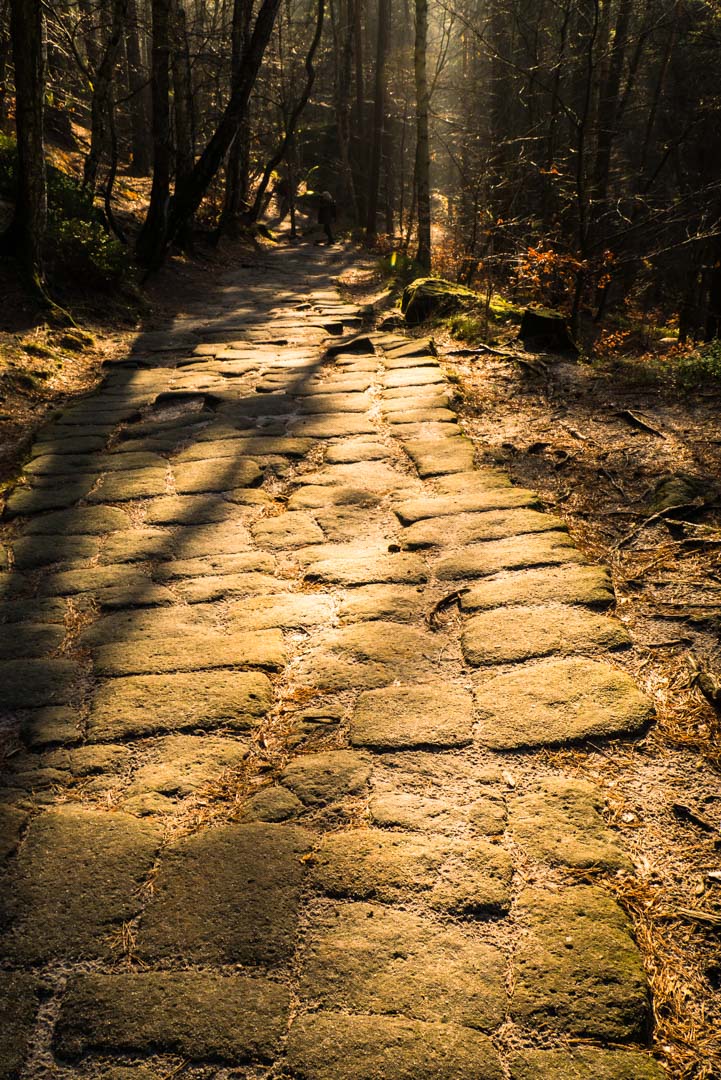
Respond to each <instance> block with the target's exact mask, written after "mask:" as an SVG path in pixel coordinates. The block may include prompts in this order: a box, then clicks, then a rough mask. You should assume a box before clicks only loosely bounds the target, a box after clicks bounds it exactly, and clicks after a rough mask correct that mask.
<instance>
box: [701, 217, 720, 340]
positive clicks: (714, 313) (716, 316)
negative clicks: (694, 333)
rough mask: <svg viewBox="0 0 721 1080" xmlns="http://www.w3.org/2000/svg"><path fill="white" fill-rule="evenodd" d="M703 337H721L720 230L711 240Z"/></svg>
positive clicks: (708, 338)
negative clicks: (706, 308) (711, 250)
mask: <svg viewBox="0 0 721 1080" xmlns="http://www.w3.org/2000/svg"><path fill="white" fill-rule="evenodd" d="M704 337H705V339H706V341H714V340H715V339H716V338H721V232H718V233H717V234H716V236H715V238H714V241H713V254H712V258H711V271H710V281H709V292H708V314H707V316H706V327H705V334H704Z"/></svg>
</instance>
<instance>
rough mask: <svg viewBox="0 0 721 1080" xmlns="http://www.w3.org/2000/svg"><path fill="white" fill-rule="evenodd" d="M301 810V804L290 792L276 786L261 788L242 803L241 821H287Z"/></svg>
mask: <svg viewBox="0 0 721 1080" xmlns="http://www.w3.org/2000/svg"><path fill="white" fill-rule="evenodd" d="M302 810H303V803H302V802H301V801H300V799H298V798H297V797H296V796H295V795H293V793H292V792H290V791H288V790H287V789H286V788H284V787H280V786H279V785H277V784H271V785H270V786H269V787H265V788H261V790H260V791H258V792H256V794H255V795H251V796H250V798H249V799H247V800H246V802H245V803H243V809H242V811H241V814H240V820H241V821H268V822H278V821H288V820H289V818H293V817H296V816H297V815H298V814H299V813H301V811H302Z"/></svg>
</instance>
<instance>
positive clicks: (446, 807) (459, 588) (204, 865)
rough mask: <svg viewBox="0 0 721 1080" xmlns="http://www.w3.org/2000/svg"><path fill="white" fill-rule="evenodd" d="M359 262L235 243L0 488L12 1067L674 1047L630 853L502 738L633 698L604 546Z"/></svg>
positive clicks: (535, 735)
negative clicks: (516, 469)
mask: <svg viewBox="0 0 721 1080" xmlns="http://www.w3.org/2000/svg"><path fill="white" fill-rule="evenodd" d="M349 259H350V256H346V255H342V254H340V253H339V254H336V255H335V256H329V255H328V253H326V252H322V253H320V252H316V251H310V252H309V251H308V250H307V249H304V250H302V251H301V252H297V253H288V252H278V253H277V254H275V255H269V256H268V257H267V267H268V268H267V270H266V271H265V273H264V274H260V275H259V274H258V273H255V274H251V273H248V272H246V271H243V270H237V271H235V272H233V273H229V274H228V276H227V279H226V283H225V285H224V287H223V288H222V289H220V291H219V293H218V294H216V295H214V296H213V297H212V298H200V299H199V302H198V307H197V312H196V314H195V315H190V316H187V317H185V318H178V319H177V320H176V321H175V324H174V325H173V326H172V327H171V328H169V329H168V331H167V332H163V333H152V334H145V335H144V336H142V337H141V338H140V339H139V340H138V343H137V346H136V351H135V353H134V355H133V357H131V358H130V360H129V361H128V362H125V363H121V364H118V365H116V366H115V367H114V368H113V369H112V370H111V371H110V372H109V374H108V376H107V378H106V380H105V382H104V383H103V385H102V387H101V388H100V390H99V392H97V393H96V394H94V395H92V396H91V397H89V398H87V399H84V400H82V401H79V402H78V403H76V404H75V405H73V406H71V407H69V408H67V409H66V410H65V411H64V412H63V413H62V414H61V415H59V416H57V417H56V418H54V419H53V421H52V422H51V423H50V424H48V425H47V427H46V428H45V429H44V430H43V431H42V433H41V434H40V436H39V438H38V441H37V443H36V445H35V446H34V448H33V450H32V454H31V457H30V460H29V462H28V465H27V470H26V474H27V483H26V484H25V485H24V486H21V487H18V488H17V489H16V491H15V492H14V494H12V495H11V496H10V498H9V500H8V504H7V509H6V518H7V519H9V520H10V521H11V522H12V529H11V543H10V544H9V552H8V557H7V559H6V564H5V570H4V572H3V574H2V591H3V599H2V604H1V615H0V617H1V618H2V619H3V620H4V622H5V625H4V626H3V627H2V631H3V633H2V644H1V646H0V648H1V656H2V659H1V661H0V699H1V701H2V707H3V710H4V712H5V714H6V716H7V723H8V725H10V727H11V728H12V726H13V725H15V726H16V727H17V728H18V729H19V731H20V736H21V742H19V743H18V744H17V746H16V747H15V752H14V753H12V755H11V756H10V758H9V760H8V764H7V769H6V775H5V778H4V779H5V785H6V788H5V795H4V801H3V802H2V804H0V823H1V824H2V836H3V855H4V856H5V857H6V858H7V867H8V870H7V873H8V880H7V881H6V882H5V885H4V887H3V890H2V895H3V904H4V907H5V910H4V913H3V919H4V924H5V934H4V939H3V944H2V961H1V963H2V970H1V971H0V1004H1V1005H2V1009H3V1014H4V1015H5V1017H6V1020H5V1022H4V1024H3V1026H2V1028H0V1077H3V1078H9V1077H28V1078H34V1077H57V1078H61V1077H62V1078H69V1077H78V1078H84V1077H87V1078H90V1077H106V1078H113V1080H121V1078H122V1080H150V1078H153V1080H159V1078H164V1077H170V1076H176V1075H179V1073H180V1071H182V1075H183V1076H198V1077H219V1078H226V1077H228V1078H230V1077H247V1078H250V1077H254V1078H259V1077H269V1078H270V1077H280V1076H283V1077H295V1078H297V1080H496V1078H502V1077H505V1078H507V1080H508V1078H510V1080H565V1078H574V1080H579V1078H580V1080H592V1078H593V1080H656V1078H660V1077H661V1076H662V1073H661V1071H660V1069H659V1068H658V1066H657V1065H656V1064H655V1063H654V1062H653V1061H652V1059H651V1058H649V1057H648V1055H647V1052H646V1051H645V1050H644V1046H646V1045H647V1040H648V1034H649V1015H650V1009H649V1000H648V991H647V986H646V982H645V978H644V973H643V969H642V965H641V959H640V955H639V952H638V949H637V947H636V945H635V943H634V940H633V937H632V933H631V928H630V925H629V922H628V920H627V919H626V917H625V916H624V914H623V913H622V911H621V909H620V907H619V906H618V905H617V903H616V902H615V900H614V899H613V897H612V894H611V892H610V891H609V890H607V889H606V888H604V884H603V882H604V878H606V877H608V876H612V875H614V874H616V873H619V872H621V873H622V872H627V871H629V870H630V863H629V860H628V858H627V856H626V854H625V853H624V851H623V850H622V849H621V848H620V846H619V843H618V841H617V837H616V836H615V834H614V833H613V832H612V831H611V830H610V829H609V828H608V827H607V826H606V824H605V822H604V819H603V816H602V800H601V798H600V797H599V793H598V792H597V791H596V790H595V789H594V788H593V787H592V786H591V785H589V784H588V783H586V782H581V781H579V780H576V779H573V778H571V777H569V776H564V775H561V774H560V773H559V772H558V770H554V769H552V768H551V767H550V766H544V763H543V758H541V759H533V758H530V757H529V755H528V753H527V752H525V753H524V751H527V750H528V748H534V747H547V746H554V745H559V744H563V743H565V742H567V741H569V740H583V739H585V738H587V737H591V736H592V737H593V739H594V740H595V741H596V742H597V741H598V740H599V739H602V738H603V737H605V736H611V735H616V734H620V733H624V734H626V733H634V732H637V731H639V730H640V729H642V727H643V726H644V725H645V724H646V723H647V722H648V720H649V717H650V705H649V702H648V701H647V700H646V699H645V698H644V697H643V696H642V695H641V693H640V692H639V691H638V690H637V688H636V686H635V685H634V683H633V682H632V680H631V679H630V678H629V677H628V676H627V675H626V674H625V673H624V672H623V671H622V670H621V668H619V667H618V666H617V665H616V664H615V663H614V651H615V650H619V649H623V648H624V647H625V646H626V645H627V644H628V636H627V634H626V631H625V630H624V628H623V626H622V625H621V624H620V623H619V622H617V621H616V620H615V619H614V618H613V617H612V616H611V615H609V614H607V613H606V609H607V608H608V607H609V605H611V603H612V600H613V596H612V591H611V587H610V581H609V577H608V575H607V573H606V571H605V570H604V569H602V568H599V567H597V566H593V565H590V564H589V563H587V562H586V560H585V559H584V558H583V556H582V555H581V553H580V552H579V551H578V550H577V549H576V548H575V547H574V545H573V544H572V542H571V541H570V539H569V537H568V535H567V534H566V532H565V531H564V529H563V526H562V523H561V522H560V521H559V520H558V519H557V518H554V517H552V516H550V515H549V514H545V513H544V512H543V510H542V509H541V508H540V506H539V504H538V500H537V498H536V496H535V495H534V493H533V492H531V491H525V490H522V489H519V488H517V487H513V486H511V484H510V483H509V481H508V479H507V477H506V476H505V475H504V474H503V473H501V472H499V471H498V470H496V469H494V468H488V467H483V466H481V465H479V464H477V462H476V455H475V454H474V448H473V446H472V445H471V443H470V442H469V441H467V440H466V439H465V438H464V436H463V434H462V432H461V430H460V428H459V426H458V424H457V422H456V419H455V414H454V410H453V405H452V401H453V394H452V386H451V385H449V383H448V382H447V380H446V378H445V376H444V373H443V371H442V369H441V368H440V367H439V364H438V362H437V360H436V358H435V356H434V355H433V353H432V351H431V349H430V347H429V343H428V342H423V341H420V342H418V341H409V340H407V339H405V338H403V337H398V336H392V335H388V334H375V333H372V334H370V335H368V336H366V335H360V336H355V337H354V336H353V335H354V334H356V335H357V334H358V331H359V330H360V319H359V313H358V312H357V311H356V310H355V309H354V308H352V307H351V306H349V305H347V304H345V303H343V302H342V301H341V300H340V298H339V296H338V293H337V292H336V290H335V289H334V287H333V278H334V274H335V273H336V272H337V271H338V270H339V269H340V268H342V267H343V266H344V265H346V264H347V262H348V261H349ZM531 766H532V767H531Z"/></svg>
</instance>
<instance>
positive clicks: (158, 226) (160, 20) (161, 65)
mask: <svg viewBox="0 0 721 1080" xmlns="http://www.w3.org/2000/svg"><path fill="white" fill-rule="evenodd" d="M171 4H172V0H153V7H152V12H153V41H152V53H151V75H150V78H151V84H150V85H151V91H152V99H153V184H152V187H151V190H150V205H149V207H148V213H147V215H146V218H145V221H144V222H143V227H142V229H141V230H140V233H139V235H138V239H137V243H136V254H137V256H138V258H139V259H140V261H141V262H148V261H149V260H151V259H152V258H153V257H154V255H155V253H156V249H157V244H158V238H159V237H162V236H164V234H165V229H166V223H167V216H168V199H169V196H170V72H169V64H170V9H171Z"/></svg>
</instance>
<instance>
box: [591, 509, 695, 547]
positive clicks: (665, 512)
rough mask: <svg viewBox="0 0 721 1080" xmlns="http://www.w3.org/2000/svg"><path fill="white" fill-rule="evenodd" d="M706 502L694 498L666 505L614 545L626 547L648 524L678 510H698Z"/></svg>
mask: <svg viewBox="0 0 721 1080" xmlns="http://www.w3.org/2000/svg"><path fill="white" fill-rule="evenodd" d="M703 505H704V503H703V501H702V500H699V499H693V500H692V501H691V502H685V503H678V505H677V506H665V507H664V508H663V510H657V511H656V513H655V514H651V515H650V516H649V517H647V518H644V520H643V521H642V522H641V523H640V524H639V525H637V526H636V528H635V529H631V531H630V532H627V533H626V535H625V536H622V537H621V539H620V540H617V541H616V543H615V544H614V545H613V549H614V551H619V550H620V549H621V548H622V547H624V546H625V545H626V544H627V543H628V542H629V540H633V538H634V536H638V534H639V533H640V532H642V531H643V530H644V529H645V528H646V526H647V525H652V524H653V522H654V521H660V519H661V518H667V517H668V515H669V514H672V513H675V511H676V510H698V509H699V508H700V507H701V506H703Z"/></svg>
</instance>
